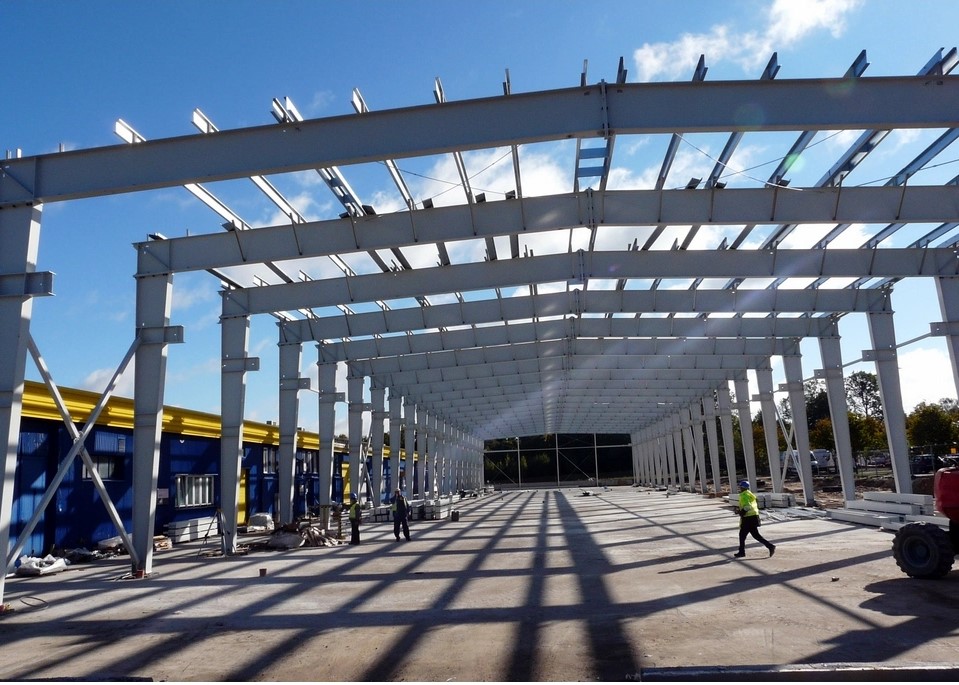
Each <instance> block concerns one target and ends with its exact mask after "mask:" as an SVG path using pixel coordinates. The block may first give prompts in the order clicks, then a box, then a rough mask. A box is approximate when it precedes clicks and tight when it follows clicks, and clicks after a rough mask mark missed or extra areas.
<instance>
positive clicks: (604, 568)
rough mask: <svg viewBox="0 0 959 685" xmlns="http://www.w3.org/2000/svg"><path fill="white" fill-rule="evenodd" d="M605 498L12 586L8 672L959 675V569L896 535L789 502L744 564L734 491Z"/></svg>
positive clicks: (467, 508) (313, 676)
mask: <svg viewBox="0 0 959 685" xmlns="http://www.w3.org/2000/svg"><path fill="white" fill-rule="evenodd" d="M592 492H593V494H592V495H590V496H583V495H582V491H580V490H579V489H556V488H544V489H529V490H522V491H513V492H507V493H496V494H494V495H491V496H488V497H484V498H480V499H470V500H463V501H461V502H459V503H457V504H456V505H455V508H457V509H459V511H460V520H459V521H458V522H454V521H451V520H448V519H447V520H442V521H414V522H413V525H412V526H411V528H412V535H413V540H412V542H405V541H399V542H397V541H396V540H394V538H393V534H392V525H391V524H388V523H371V524H368V525H365V526H364V527H363V533H362V534H363V543H362V544H361V545H359V546H358V547H354V546H349V545H342V546H339V547H334V548H329V547H320V548H300V549H297V550H288V551H270V552H256V553H251V554H248V555H243V556H235V557H226V558H224V557H207V556H204V555H203V554H201V553H200V552H201V551H202V550H201V543H189V544H183V545H176V546H175V547H174V549H173V550H171V551H166V552H159V553H158V554H157V556H156V558H155V566H154V569H155V573H154V574H153V575H152V576H151V577H150V578H147V579H141V580H134V579H128V578H126V573H127V571H128V561H127V560H126V559H125V558H118V559H112V560H108V561H104V562H98V563H95V564H87V565H76V566H71V567H70V568H69V569H68V570H67V571H65V572H63V573H59V574H56V575H53V576H44V577H37V578H23V577H10V578H8V580H7V585H6V597H5V602H6V603H7V604H8V605H9V606H10V607H11V608H12V609H13V611H10V612H6V613H4V614H3V615H0V678H2V679H4V680H37V679H39V680H55V679H67V678H68V679H79V680H110V679H145V680H157V681H161V680H173V681H250V680H266V681H292V680H303V681H370V680H389V681H394V680H414V681H447V680H459V681H465V680H469V681H505V680H509V681H515V680H521V681H553V680H562V681H582V680H619V681H622V680H638V679H642V680H650V681H657V680H658V681H669V680H673V681H676V680H721V679H738V680H818V681H823V680H889V679H903V678H907V679H908V678H912V679H916V678H919V679H922V680H940V679H947V680H953V681H954V680H955V679H956V675H957V673H959V669H957V667H956V664H959V611H957V607H959V570H955V571H953V572H952V573H950V574H949V576H947V577H946V578H945V579H943V580H940V581H920V580H914V579H911V578H908V577H906V576H905V575H903V574H902V573H901V572H900V571H899V569H898V568H897V567H896V564H895V561H894V560H893V557H892V550H891V545H892V534H891V533H889V532H886V531H882V530H879V529H878V528H875V527H866V526H862V525H855V524H850V523H844V522H841V521H836V520H831V519H828V518H824V517H822V516H812V517H801V518H793V517H789V516H783V515H780V516H778V517H777V518H781V519H782V520H773V519H772V518H770V519H768V520H767V521H766V522H765V523H764V525H763V526H762V528H761V532H762V533H763V535H765V536H766V537H767V538H768V539H769V540H770V541H772V542H774V543H775V544H776V545H777V551H776V555H775V556H774V557H772V558H769V557H768V555H767V553H766V550H765V549H764V548H763V547H762V546H761V545H759V544H758V543H756V542H755V541H752V540H750V541H749V542H748V543H747V556H746V558H745V559H734V558H733V556H732V554H733V552H735V550H736V545H737V537H736V536H737V526H738V518H737V517H736V516H735V515H734V514H733V513H732V512H731V510H730V508H729V506H728V505H727V504H726V503H724V502H723V501H722V500H721V499H718V498H711V497H704V496H701V495H695V494H691V493H679V494H674V495H671V496H669V497H667V496H666V493H665V492H664V491H656V490H647V489H644V488H633V487H616V488H610V489H603V488H594V489H593V491H592ZM770 513H772V514H774V513H775V510H773V511H772V512H764V514H767V515H769V514H770ZM217 544H218V543H214V542H208V543H207V544H206V546H205V547H204V548H203V549H205V550H207V551H212V550H214V549H215V548H217ZM260 569H266V570H265V576H263V577H261V576H260Z"/></svg>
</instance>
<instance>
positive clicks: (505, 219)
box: [137, 186, 959, 275]
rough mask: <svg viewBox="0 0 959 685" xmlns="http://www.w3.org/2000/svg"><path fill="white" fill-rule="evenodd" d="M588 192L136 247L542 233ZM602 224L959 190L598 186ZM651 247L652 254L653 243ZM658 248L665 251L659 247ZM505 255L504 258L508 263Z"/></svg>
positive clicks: (758, 218)
mask: <svg viewBox="0 0 959 685" xmlns="http://www.w3.org/2000/svg"><path fill="white" fill-rule="evenodd" d="M587 202H588V200H587V198H586V197H585V193H583V194H582V195H575V194H564V195H552V196H543V197H535V198H524V199H522V200H507V201H500V202H486V203H482V204H479V205H474V206H473V207H472V209H471V208H470V207H468V206H465V205H458V206H450V207H438V208H435V209H431V210H420V211H417V212H413V213H411V212H399V213H396V214H384V215H379V216H375V217H366V218H363V219H359V220H355V221H354V220H350V219H334V220H329V221H318V222H308V223H305V224H284V225H282V226H272V227H264V228H257V229H255V230H251V231H244V232H242V234H237V235H227V234H224V233H213V234H199V235H191V236H184V237H177V238H170V239H168V240H163V241H155V242H143V243H139V244H138V245H137V247H138V252H139V255H140V264H139V265H138V273H139V274H140V275H148V274H150V273H163V272H164V271H165V270H171V269H172V270H174V271H178V272H179V271H191V270H197V271H199V270H205V269H208V268H215V267H225V266H240V265H243V264H250V263H255V262H267V261H281V260H284V259H302V258H305V257H322V256H329V255H338V254H347V253H351V252H360V251H373V250H377V249H388V248H390V247H401V246H410V245H416V244H422V243H423V242H442V241H443V240H468V239H473V238H478V237H479V238H482V237H492V236H502V235H509V234H510V233H515V232H521V233H538V232H540V231H552V230H559V229H565V228H575V227H580V226H583V225H584V224H583V217H584V216H587V213H586V209H585V207H586V204H587ZM592 203H593V206H594V208H599V211H600V213H599V215H598V221H599V223H600V224H601V225H606V226H647V225H653V224H656V223H658V222H659V221H661V220H665V221H666V222H667V223H674V224H691V223H701V224H717V225H728V224H736V223H775V222H776V221H777V220H778V219H781V218H788V219H795V220H797V221H801V222H802V223H810V224H813V223H835V222H836V221H837V219H838V220H842V221H849V222H863V223H892V222H896V221H902V222H908V223H933V222H935V223H940V222H945V221H959V203H957V202H956V201H955V188H953V187H949V186H903V187H901V188H894V187H885V186H884V187H862V188H829V189H790V190H788V191H786V190H777V189H776V188H736V189H731V188H727V189H725V190H723V191H721V192H713V191H708V192H707V191H686V190H672V191H656V190H614V191H606V192H605V193H602V194H600V193H598V192H594V193H593V198H592ZM646 252H650V251H649V250H647V251H646ZM655 254H657V255H662V254H665V252H664V251H656V252H655ZM504 261H506V260H504Z"/></svg>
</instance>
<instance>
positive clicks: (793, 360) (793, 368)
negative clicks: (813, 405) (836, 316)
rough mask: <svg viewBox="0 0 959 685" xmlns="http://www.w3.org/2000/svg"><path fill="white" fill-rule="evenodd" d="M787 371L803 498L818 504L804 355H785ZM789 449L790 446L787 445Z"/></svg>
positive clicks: (784, 362) (807, 502)
mask: <svg viewBox="0 0 959 685" xmlns="http://www.w3.org/2000/svg"><path fill="white" fill-rule="evenodd" d="M783 369H784V370H785V372H786V384H785V385H786V389H787V390H788V391H789V406H790V408H791V409H792V415H793V434H794V436H795V438H796V449H797V450H798V451H799V458H798V461H799V468H800V469H801V474H802V490H803V500H804V502H803V503H804V504H805V505H806V506H807V507H811V506H814V505H815V504H816V493H815V490H814V488H813V482H812V464H811V463H810V461H809V422H808V420H807V419H806V394H805V392H804V387H803V381H802V357H801V356H800V355H798V354H785V355H783ZM787 449H788V447H787Z"/></svg>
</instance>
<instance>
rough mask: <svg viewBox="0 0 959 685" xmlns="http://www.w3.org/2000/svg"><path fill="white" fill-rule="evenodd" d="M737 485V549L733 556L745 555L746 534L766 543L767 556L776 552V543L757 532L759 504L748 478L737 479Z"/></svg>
mask: <svg viewBox="0 0 959 685" xmlns="http://www.w3.org/2000/svg"><path fill="white" fill-rule="evenodd" d="M739 487H740V492H739V507H738V508H737V509H736V513H737V514H739V551H738V552H736V554H734V555H733V556H736V557H744V556H746V536H747V535H752V536H753V537H754V538H756V539H757V540H758V541H759V542H761V543H763V544H764V545H766V549H768V550H769V556H772V555H773V554H775V553H776V545H774V544H773V543H771V542H769V541H768V540H766V539H765V538H764V537H763V536H762V535H760V534H759V504H758V503H757V502H756V495H754V494H753V493H752V492H750V490H749V481H748V480H742V481H739Z"/></svg>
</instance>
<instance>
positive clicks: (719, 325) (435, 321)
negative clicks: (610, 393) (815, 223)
mask: <svg viewBox="0 0 959 685" xmlns="http://www.w3.org/2000/svg"><path fill="white" fill-rule="evenodd" d="M644 299H645V298H644ZM646 301H648V300H646ZM635 302H638V299H637V298H631V297H629V296H628V295H626V296H625V297H616V296H609V297H601V291H598V292H596V293H591V294H590V296H589V298H587V299H585V300H578V299H575V298H573V297H571V296H570V294H569V293H548V294H544V295H538V296H535V297H531V296H523V297H515V298H510V299H509V307H507V308H505V309H504V308H502V307H500V306H498V302H496V301H483V302H469V303H464V304H463V305H460V304H458V303H457V304H440V305H433V306H432V307H430V309H429V311H428V312H421V311H420V310H419V308H415V309H414V308H404V309H392V310H390V311H388V312H383V313H379V312H359V313H356V314H352V315H350V316H349V317H347V316H342V315H336V316H330V317H319V318H317V319H316V320H315V321H303V320H296V321H286V322H283V323H281V324H279V326H280V339H281V340H289V341H296V342H303V341H306V340H317V341H319V340H335V339H339V338H347V337H350V336H371V335H373V334H374V333H380V334H383V337H382V340H390V339H392V338H393V337H399V336H396V335H390V333H394V334H395V333H400V334H403V333H406V334H407V335H409V334H410V332H411V331H412V330H427V329H437V328H440V327H441V325H442V326H445V327H448V328H449V327H456V326H469V327H473V326H474V325H475V326H476V328H475V331H474V330H473V329H472V328H470V329H469V331H468V334H469V335H475V336H476V338H475V339H476V340H484V341H491V340H497V339H501V338H503V337H505V336H507V335H509V333H507V332H505V331H506V330H510V331H511V330H514V329H516V327H520V328H519V329H517V330H519V331H522V330H523V329H522V327H524V326H528V325H532V324H528V323H523V322H519V323H517V322H516V321H522V320H523V319H530V318H532V313H533V312H536V311H549V312H550V313H551V315H552V316H562V317H567V316H573V315H576V316H577V317H578V318H577V321H576V327H577V328H576V330H577V331H579V332H580V334H582V335H589V336H593V337H604V336H605V337H623V336H648V337H666V338H669V337H692V338H696V337H699V338H702V337H723V338H732V337H740V336H741V337H747V338H761V337H781V338H805V337H821V336H831V335H838V333H836V332H835V331H836V324H835V322H834V321H832V320H830V319H817V320H815V321H811V320H808V319H799V318H785V317H778V318H773V319H766V318H746V317H722V318H711V319H700V318H684V317H673V318H665V317H647V318H645V319H642V320H641V321H639V322H637V320H636V319H633V318H632V317H628V318H627V317H617V318H613V319H608V318H605V317H604V318H597V317H591V316H588V315H589V314H605V313H607V310H608V309H610V308H612V307H617V308H618V307H620V306H624V305H625V306H631V305H632V304H633V303H635ZM617 311H619V310H618V309H617ZM580 314H585V315H587V316H579V315H580ZM424 315H425V316H424ZM500 322H502V323H503V324H504V325H503V326H488V325H484V324H491V323H500ZM568 325H569V324H568V322H567V321H566V320H564V319H553V320H541V321H538V322H536V323H535V326H537V328H538V330H541V331H544V335H550V334H551V333H552V332H553V331H558V330H560V329H565V328H566V327H567V326H568ZM461 330H467V329H465V328H464V329H455V328H452V329H450V330H447V331H446V332H445V333H444V334H443V335H444V336H452V339H458V336H460V334H461V333H460V331H461ZM417 339H420V338H419V336H417ZM357 342H359V343H362V341H357ZM410 344H411V345H412V344H417V343H416V342H415V341H413V342H411V343H410ZM486 344H491V343H486Z"/></svg>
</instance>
